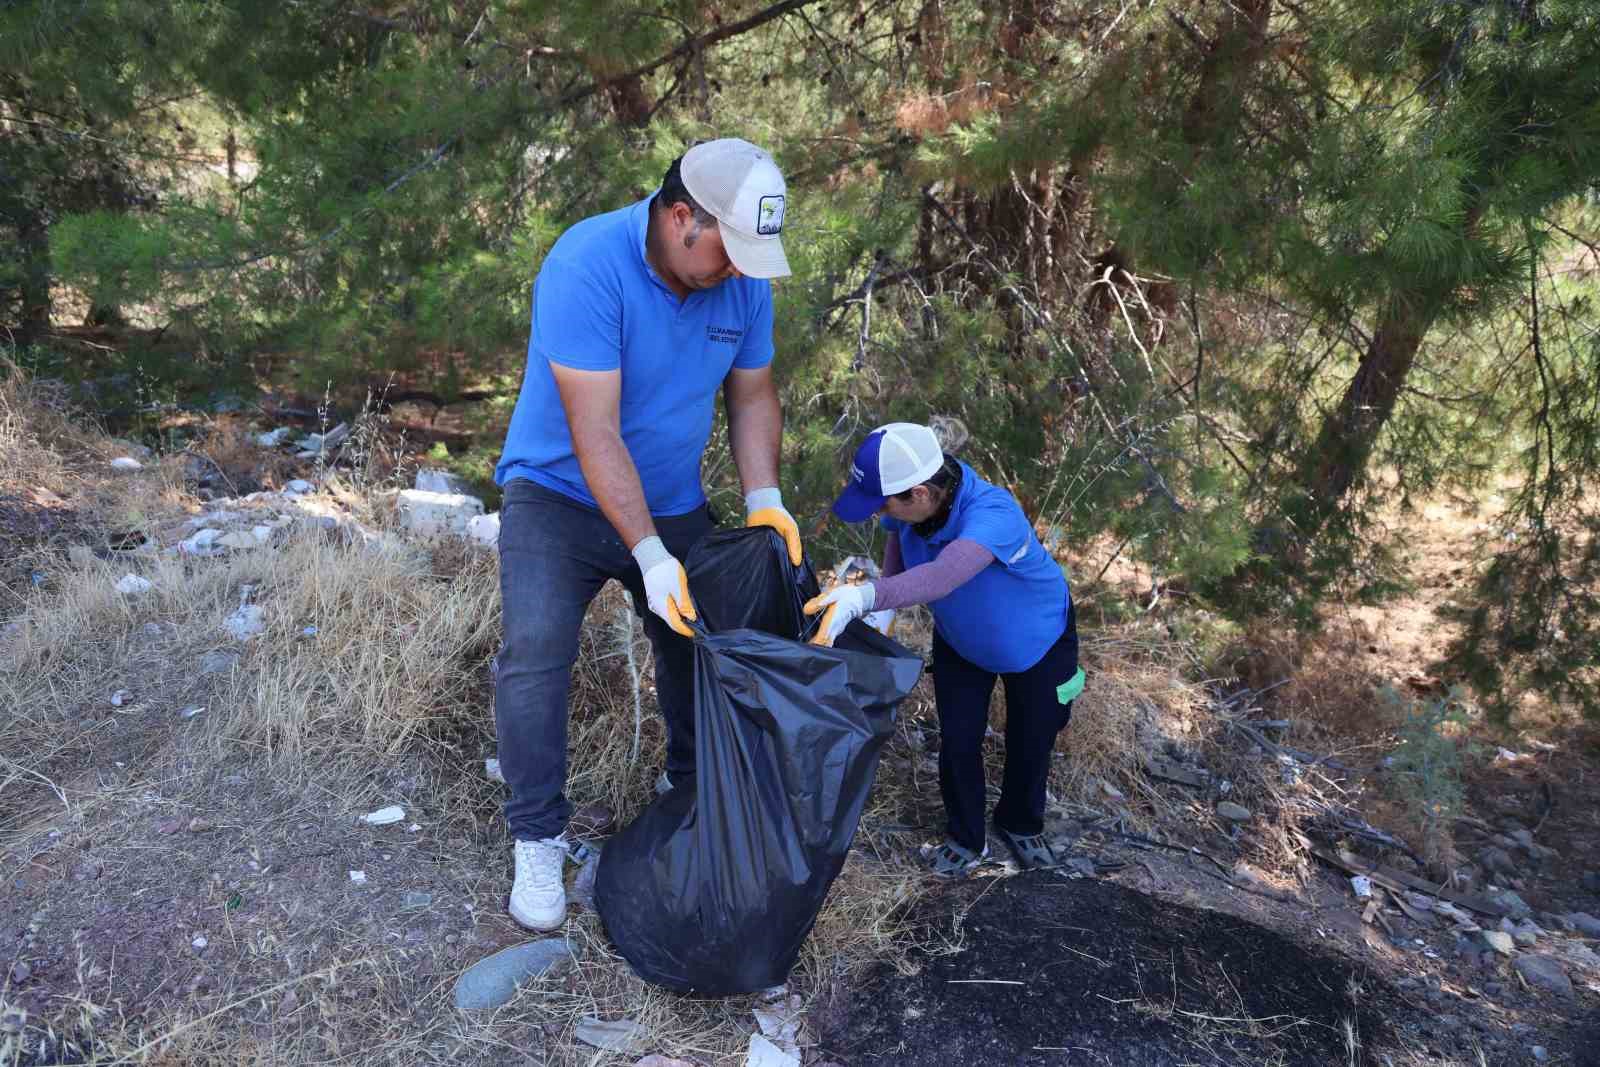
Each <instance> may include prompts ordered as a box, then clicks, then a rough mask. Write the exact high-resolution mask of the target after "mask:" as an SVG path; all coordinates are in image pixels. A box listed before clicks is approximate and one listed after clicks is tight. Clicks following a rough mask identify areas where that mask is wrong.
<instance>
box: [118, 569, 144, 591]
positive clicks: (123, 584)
mask: <svg viewBox="0 0 1600 1067" xmlns="http://www.w3.org/2000/svg"><path fill="white" fill-rule="evenodd" d="M150 588H151V587H150V579H148V578H141V577H139V576H138V575H137V574H124V575H123V576H122V577H121V578H118V579H117V592H119V593H121V594H122V595H123V596H137V595H139V594H140V593H148V592H149V591H150Z"/></svg>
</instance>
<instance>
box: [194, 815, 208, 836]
mask: <svg viewBox="0 0 1600 1067" xmlns="http://www.w3.org/2000/svg"><path fill="white" fill-rule="evenodd" d="M209 829H211V824H210V823H209V822H207V821H206V820H205V819H202V818H201V817H200V816H198V815H196V816H195V817H194V818H192V819H190V820H189V832H190V833H191V834H200V833H204V832H205V831H207V830H209Z"/></svg>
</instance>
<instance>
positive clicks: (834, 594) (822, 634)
mask: <svg viewBox="0 0 1600 1067" xmlns="http://www.w3.org/2000/svg"><path fill="white" fill-rule="evenodd" d="M877 595H878V591H877V590H876V589H875V588H873V585H872V583H871V582H867V583H866V584H864V585H836V586H834V587H833V588H832V589H830V590H828V591H827V592H826V593H823V594H822V595H821V596H814V597H812V598H811V599H810V600H808V601H806V604H805V608H804V609H803V610H804V611H805V613H806V614H807V615H815V614H816V613H817V612H819V611H823V609H827V610H826V613H825V614H824V615H823V616H822V621H821V622H819V623H818V624H817V633H816V636H815V637H813V638H812V639H811V643H812V644H813V645H827V646H829V647H830V648H831V647H832V646H833V639H834V638H836V637H838V636H839V635H840V634H841V633H843V632H844V628H845V627H846V626H848V625H850V620H851V619H859V618H861V616H863V615H865V614H866V613H867V612H869V611H871V610H872V602H873V600H875V599H876V598H877Z"/></svg>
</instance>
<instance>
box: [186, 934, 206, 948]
mask: <svg viewBox="0 0 1600 1067" xmlns="http://www.w3.org/2000/svg"><path fill="white" fill-rule="evenodd" d="M210 943H211V942H209V941H207V940H206V935H205V934H201V935H200V936H199V937H197V938H195V939H194V940H193V941H191V942H189V944H191V945H193V946H194V947H195V948H205V947H206V946H207V945H209V944H210Z"/></svg>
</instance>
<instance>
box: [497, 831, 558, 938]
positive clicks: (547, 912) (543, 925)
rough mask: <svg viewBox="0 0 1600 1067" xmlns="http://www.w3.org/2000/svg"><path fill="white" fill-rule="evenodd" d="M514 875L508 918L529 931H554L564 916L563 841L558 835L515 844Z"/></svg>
mask: <svg viewBox="0 0 1600 1067" xmlns="http://www.w3.org/2000/svg"><path fill="white" fill-rule="evenodd" d="M515 851H516V862H517V876H516V880H515V881H513V882H512V884H511V907H510V911H511V917H512V918H513V919H515V920H516V921H517V923H518V925H520V926H523V927H526V928H527V929H529V930H554V929H557V928H558V927H560V925H561V924H562V923H563V922H565V921H566V918H567V891H566V888H565V887H564V886H563V885H562V884H561V875H562V873H563V871H562V865H563V864H564V863H565V861H566V858H567V842H566V839H565V838H561V837H547V838H544V839H543V840H540V841H518V842H517V843H516V849H515Z"/></svg>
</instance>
